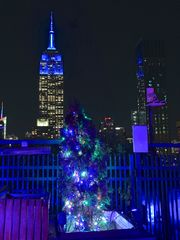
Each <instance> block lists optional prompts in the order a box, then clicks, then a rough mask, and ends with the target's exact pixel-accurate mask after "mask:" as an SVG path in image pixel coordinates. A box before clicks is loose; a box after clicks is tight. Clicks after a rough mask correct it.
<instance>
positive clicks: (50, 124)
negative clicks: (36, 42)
mask: <svg viewBox="0 0 180 240" xmlns="http://www.w3.org/2000/svg"><path fill="white" fill-rule="evenodd" d="M63 119H64V91H63V62H62V56H61V54H60V53H59V52H58V51H57V50H56V47H55V41H54V27H53V16H52V13H51V20H50V31H49V46H48V48H47V50H46V51H44V52H43V54H42V55H41V60H40V72H39V117H38V119H37V133H36V134H37V136H39V137H43V138H58V137H59V129H60V128H62V127H63Z"/></svg>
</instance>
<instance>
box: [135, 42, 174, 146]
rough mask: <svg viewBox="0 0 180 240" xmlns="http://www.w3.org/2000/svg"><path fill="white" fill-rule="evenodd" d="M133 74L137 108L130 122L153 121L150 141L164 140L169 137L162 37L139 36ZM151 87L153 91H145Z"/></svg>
mask: <svg viewBox="0 0 180 240" xmlns="http://www.w3.org/2000/svg"><path fill="white" fill-rule="evenodd" d="M136 77H137V111H135V112H133V115H132V120H133V124H139V125H144V124H145V125H150V122H151V121H152V127H153V129H152V132H153V136H152V137H153V142H167V141H168V137H169V133H168V113H167V94H166V92H165V91H164V89H165V79H166V66H165V53H164V44H163V42H162V41H160V40H141V41H140V42H139V43H138V45H137V47H136ZM150 91H151V92H154V95H152V94H151V95H148V93H149V92H150ZM156 97H157V98H156ZM149 99H152V101H153V103H152V104H151V105H152V106H153V107H151V110H152V119H151V121H150V115H149V108H148V106H149V104H148V101H149ZM160 101H161V102H162V101H163V102H164V104H159V103H160ZM155 106H156V107H155ZM157 106H158V107H157Z"/></svg>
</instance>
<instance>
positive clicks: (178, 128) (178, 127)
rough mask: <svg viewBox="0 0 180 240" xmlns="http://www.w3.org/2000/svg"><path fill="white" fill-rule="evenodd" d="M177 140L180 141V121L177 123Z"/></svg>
mask: <svg viewBox="0 0 180 240" xmlns="http://www.w3.org/2000/svg"><path fill="white" fill-rule="evenodd" d="M176 132H177V140H178V141H180V121H177V122H176Z"/></svg>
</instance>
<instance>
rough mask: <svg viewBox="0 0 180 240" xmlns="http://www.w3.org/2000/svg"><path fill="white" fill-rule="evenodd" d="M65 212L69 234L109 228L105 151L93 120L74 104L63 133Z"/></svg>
mask: <svg viewBox="0 0 180 240" xmlns="http://www.w3.org/2000/svg"><path fill="white" fill-rule="evenodd" d="M61 141H62V144H61V149H60V161H61V166H62V173H63V176H62V183H61V184H62V190H63V191H62V200H63V210H64V211H66V214H67V227H66V231H67V232H73V231H75V232H83V231H98V230H106V229H107V225H108V222H107V219H106V217H105V216H104V214H103V211H104V210H105V208H106V206H107V205H109V198H108V189H107V182H106V180H107V172H106V156H105V149H104V147H103V145H102V144H101V142H100V141H99V140H98V139H97V137H96V130H95V128H94V126H93V124H92V120H91V119H90V118H88V117H87V116H86V115H85V113H84V111H83V109H82V108H81V107H80V106H79V105H78V104H74V105H72V106H71V107H70V109H69V112H68V114H67V116H66V118H65V126H64V128H63V129H62V130H61Z"/></svg>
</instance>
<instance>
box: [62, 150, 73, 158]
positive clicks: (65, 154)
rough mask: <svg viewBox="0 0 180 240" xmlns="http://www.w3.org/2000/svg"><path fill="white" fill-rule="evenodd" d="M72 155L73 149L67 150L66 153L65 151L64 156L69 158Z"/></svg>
mask: <svg viewBox="0 0 180 240" xmlns="http://www.w3.org/2000/svg"><path fill="white" fill-rule="evenodd" d="M70 156H71V151H69V150H67V151H66V152H65V153H64V157H65V158H68V157H70Z"/></svg>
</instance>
